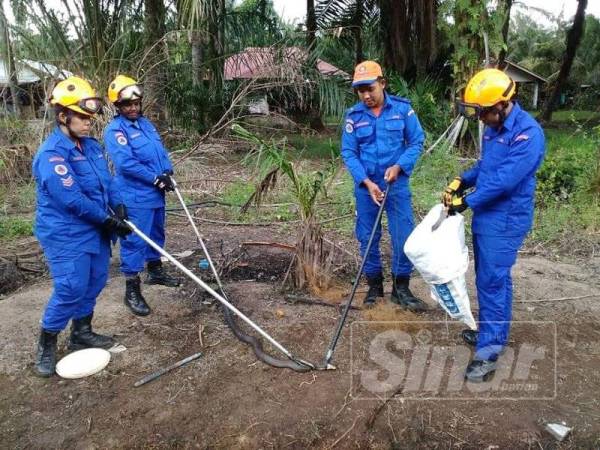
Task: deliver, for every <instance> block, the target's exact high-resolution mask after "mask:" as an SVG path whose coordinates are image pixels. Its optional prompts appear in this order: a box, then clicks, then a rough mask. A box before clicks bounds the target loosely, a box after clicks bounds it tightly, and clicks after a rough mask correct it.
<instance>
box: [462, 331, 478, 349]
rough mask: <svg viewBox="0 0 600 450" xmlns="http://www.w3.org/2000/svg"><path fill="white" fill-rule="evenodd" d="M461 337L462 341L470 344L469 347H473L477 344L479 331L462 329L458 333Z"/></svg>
mask: <svg viewBox="0 0 600 450" xmlns="http://www.w3.org/2000/svg"><path fill="white" fill-rule="evenodd" d="M460 335H461V336H462V338H463V341H465V342H466V343H467V345H470V346H471V347H475V346H476V345H477V338H478V337H479V331H477V330H469V329H467V330H463V331H462V333H461V334H460Z"/></svg>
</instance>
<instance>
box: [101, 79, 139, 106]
mask: <svg viewBox="0 0 600 450" xmlns="http://www.w3.org/2000/svg"><path fill="white" fill-rule="evenodd" d="M143 96H144V91H143V90H142V87H141V86H140V85H139V84H138V83H137V81H135V80H134V79H133V78H130V77H128V76H126V75H117V76H116V78H115V79H114V80H112V81H111V83H110V84H109V85H108V100H110V102H111V103H114V104H116V103H120V102H123V101H128V100H135V99H141V98H142V97H143Z"/></svg>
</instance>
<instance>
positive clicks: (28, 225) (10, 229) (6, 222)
mask: <svg viewBox="0 0 600 450" xmlns="http://www.w3.org/2000/svg"><path fill="white" fill-rule="evenodd" d="M31 235H33V223H32V221H31V219H26V218H22V217H15V216H4V215H2V216H0V239H2V240H9V239H14V238H17V237H22V236H31Z"/></svg>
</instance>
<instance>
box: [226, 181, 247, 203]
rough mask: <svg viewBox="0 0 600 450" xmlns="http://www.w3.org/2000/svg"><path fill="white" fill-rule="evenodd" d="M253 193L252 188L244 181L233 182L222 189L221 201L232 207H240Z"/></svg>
mask: <svg viewBox="0 0 600 450" xmlns="http://www.w3.org/2000/svg"><path fill="white" fill-rule="evenodd" d="M253 192H254V186H253V185H252V184H251V183H248V182H246V181H235V182H233V183H230V184H228V185H227V186H225V188H224V189H223V193H222V196H221V199H222V200H223V201H224V202H226V203H231V204H232V205H237V206H242V205H243V204H244V203H246V200H248V198H249V197H250V196H251V195H252V193H253Z"/></svg>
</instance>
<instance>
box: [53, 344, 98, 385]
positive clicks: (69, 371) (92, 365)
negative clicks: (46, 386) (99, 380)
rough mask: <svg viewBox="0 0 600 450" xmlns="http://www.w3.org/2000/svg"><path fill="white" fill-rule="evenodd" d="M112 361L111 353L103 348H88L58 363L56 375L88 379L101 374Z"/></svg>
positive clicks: (71, 354) (69, 355)
mask: <svg viewBox="0 0 600 450" xmlns="http://www.w3.org/2000/svg"><path fill="white" fill-rule="evenodd" d="M109 361H110V353H109V352H107V351H106V350H104V349H101V348H86V349H85V350H78V351H76V352H73V353H70V354H68V355H67V356H65V357H64V358H63V359H61V360H60V361H59V362H58V363H56V373H57V374H58V375H59V376H61V377H62V378H68V379H75V378H83V377H88V376H90V375H94V374H95V373H98V372H100V371H101V370H102V369H104V368H105V367H106V366H107V365H108V362H109Z"/></svg>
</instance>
